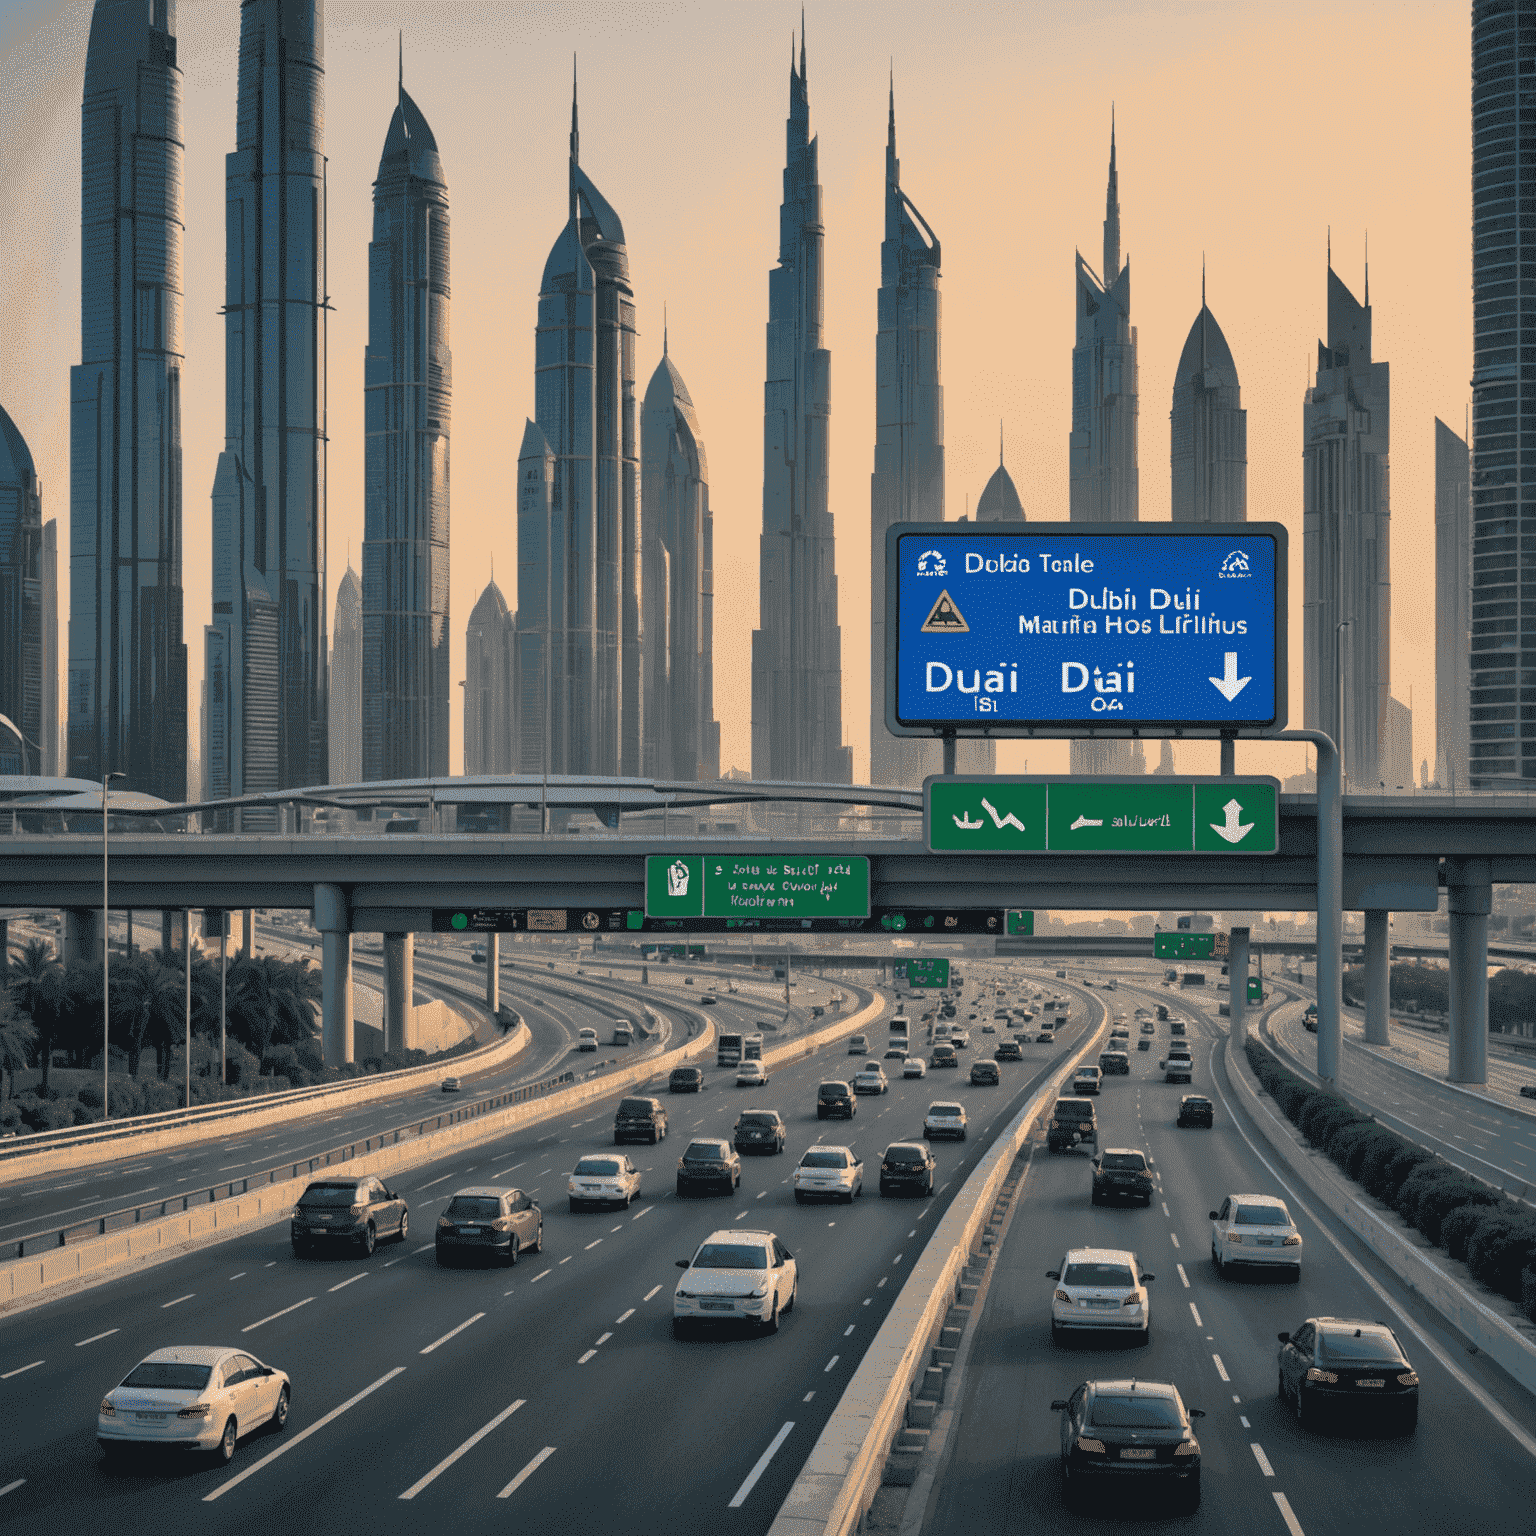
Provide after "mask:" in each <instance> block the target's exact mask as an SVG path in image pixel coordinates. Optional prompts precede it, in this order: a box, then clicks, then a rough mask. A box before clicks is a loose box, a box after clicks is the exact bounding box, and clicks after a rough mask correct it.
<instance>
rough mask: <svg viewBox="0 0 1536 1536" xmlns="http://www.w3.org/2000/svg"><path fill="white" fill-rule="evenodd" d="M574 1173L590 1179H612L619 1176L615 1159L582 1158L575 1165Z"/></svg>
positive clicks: (617, 1163)
mask: <svg viewBox="0 0 1536 1536" xmlns="http://www.w3.org/2000/svg"><path fill="white" fill-rule="evenodd" d="M576 1172H577V1173H582V1174H585V1175H586V1176H587V1177H588V1178H591V1179H614V1178H617V1177H618V1175H619V1160H618V1159H617V1158H616V1157H584V1158H582V1160H581V1161H580V1162H579V1163H577V1164H576Z"/></svg>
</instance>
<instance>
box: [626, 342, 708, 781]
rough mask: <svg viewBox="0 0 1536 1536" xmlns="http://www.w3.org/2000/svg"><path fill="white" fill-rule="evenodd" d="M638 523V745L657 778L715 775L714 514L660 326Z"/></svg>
mask: <svg viewBox="0 0 1536 1536" xmlns="http://www.w3.org/2000/svg"><path fill="white" fill-rule="evenodd" d="M640 507H641V514H642V519H643V522H644V528H645V543H644V554H643V561H644V570H645V589H644V599H645V639H646V645H645V750H644V754H643V756H642V759H641V766H640V771H641V772H642V773H643V774H645V775H646V776H647V777H654V778H658V779H718V778H719V777H720V724H719V722H718V721H717V720H716V719H715V659H714V632H715V518H714V513H713V511H712V510H711V509H710V505H709V460H708V458H707V456H706V455H705V452H704V437H703V434H702V433H701V431H700V430H699V417H698V413H697V412H696V411H695V410H694V407H693V398H692V396H690V395H689V393H688V386H687V385H686V384H684V383H683V376H682V374H680V373H679V372H678V371H677V365H676V364H675V363H674V362H673V361H672V357H671V354H670V351H669V349H668V347H667V341H666V331H665V329H663V331H662V343H661V361H660V362H659V363H657V365H656V372H655V373H653V374H652V375H651V382H650V384H649V385H648V386H647V388H646V391H645V403H644V404H643V405H642V407H641V411H640Z"/></svg>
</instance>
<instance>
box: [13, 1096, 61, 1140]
mask: <svg viewBox="0 0 1536 1536" xmlns="http://www.w3.org/2000/svg"><path fill="white" fill-rule="evenodd" d="M14 1102H15V1104H16V1108H17V1111H18V1112H19V1113H20V1115H21V1118H22V1122H23V1124H25V1126H26V1127H27V1129H28V1130H29V1131H58V1130H62V1129H63V1128H64V1127H65V1126H66V1125H73V1124H74V1123H75V1117H74V1114H73V1112H72V1108H71V1106H72V1105H73V1104H74V1102H75V1101H74V1100H73V1099H52V1098H50V1099H40V1098H38V1097H37V1095H36V1094H32V1093H24V1094H20V1095H19V1096H18V1097H17V1098H16V1099H15V1101H14Z"/></svg>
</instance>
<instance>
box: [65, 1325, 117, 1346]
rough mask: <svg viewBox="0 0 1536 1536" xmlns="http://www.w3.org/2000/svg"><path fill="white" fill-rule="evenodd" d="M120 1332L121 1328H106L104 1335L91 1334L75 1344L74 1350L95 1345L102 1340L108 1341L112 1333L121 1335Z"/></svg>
mask: <svg viewBox="0 0 1536 1536" xmlns="http://www.w3.org/2000/svg"><path fill="white" fill-rule="evenodd" d="M121 1332H122V1329H121V1328H108V1329H107V1331H106V1332H105V1333H93V1334H92V1335H91V1336H90V1338H88V1339H81V1340H79V1341H78V1342H77V1343H76V1345H75V1348H76V1349H83V1348H84V1347H85V1346H86V1345H87V1344H96V1343H98V1342H100V1341H101V1340H102V1339H110V1338H111V1337H112V1335H113V1334H114V1333H121Z"/></svg>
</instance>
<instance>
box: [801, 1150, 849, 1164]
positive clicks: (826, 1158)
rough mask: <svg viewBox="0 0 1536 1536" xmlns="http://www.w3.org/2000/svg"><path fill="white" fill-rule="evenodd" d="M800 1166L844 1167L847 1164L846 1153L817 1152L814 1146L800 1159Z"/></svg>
mask: <svg viewBox="0 0 1536 1536" xmlns="http://www.w3.org/2000/svg"><path fill="white" fill-rule="evenodd" d="M800 1166H801V1167H802V1168H846V1167H847V1166H848V1154H847V1153H846V1152H818V1151H816V1150H815V1149H814V1148H813V1149H812V1150H811V1151H809V1152H807V1153H806V1154H805V1156H804V1157H802V1158H801V1159H800Z"/></svg>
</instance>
